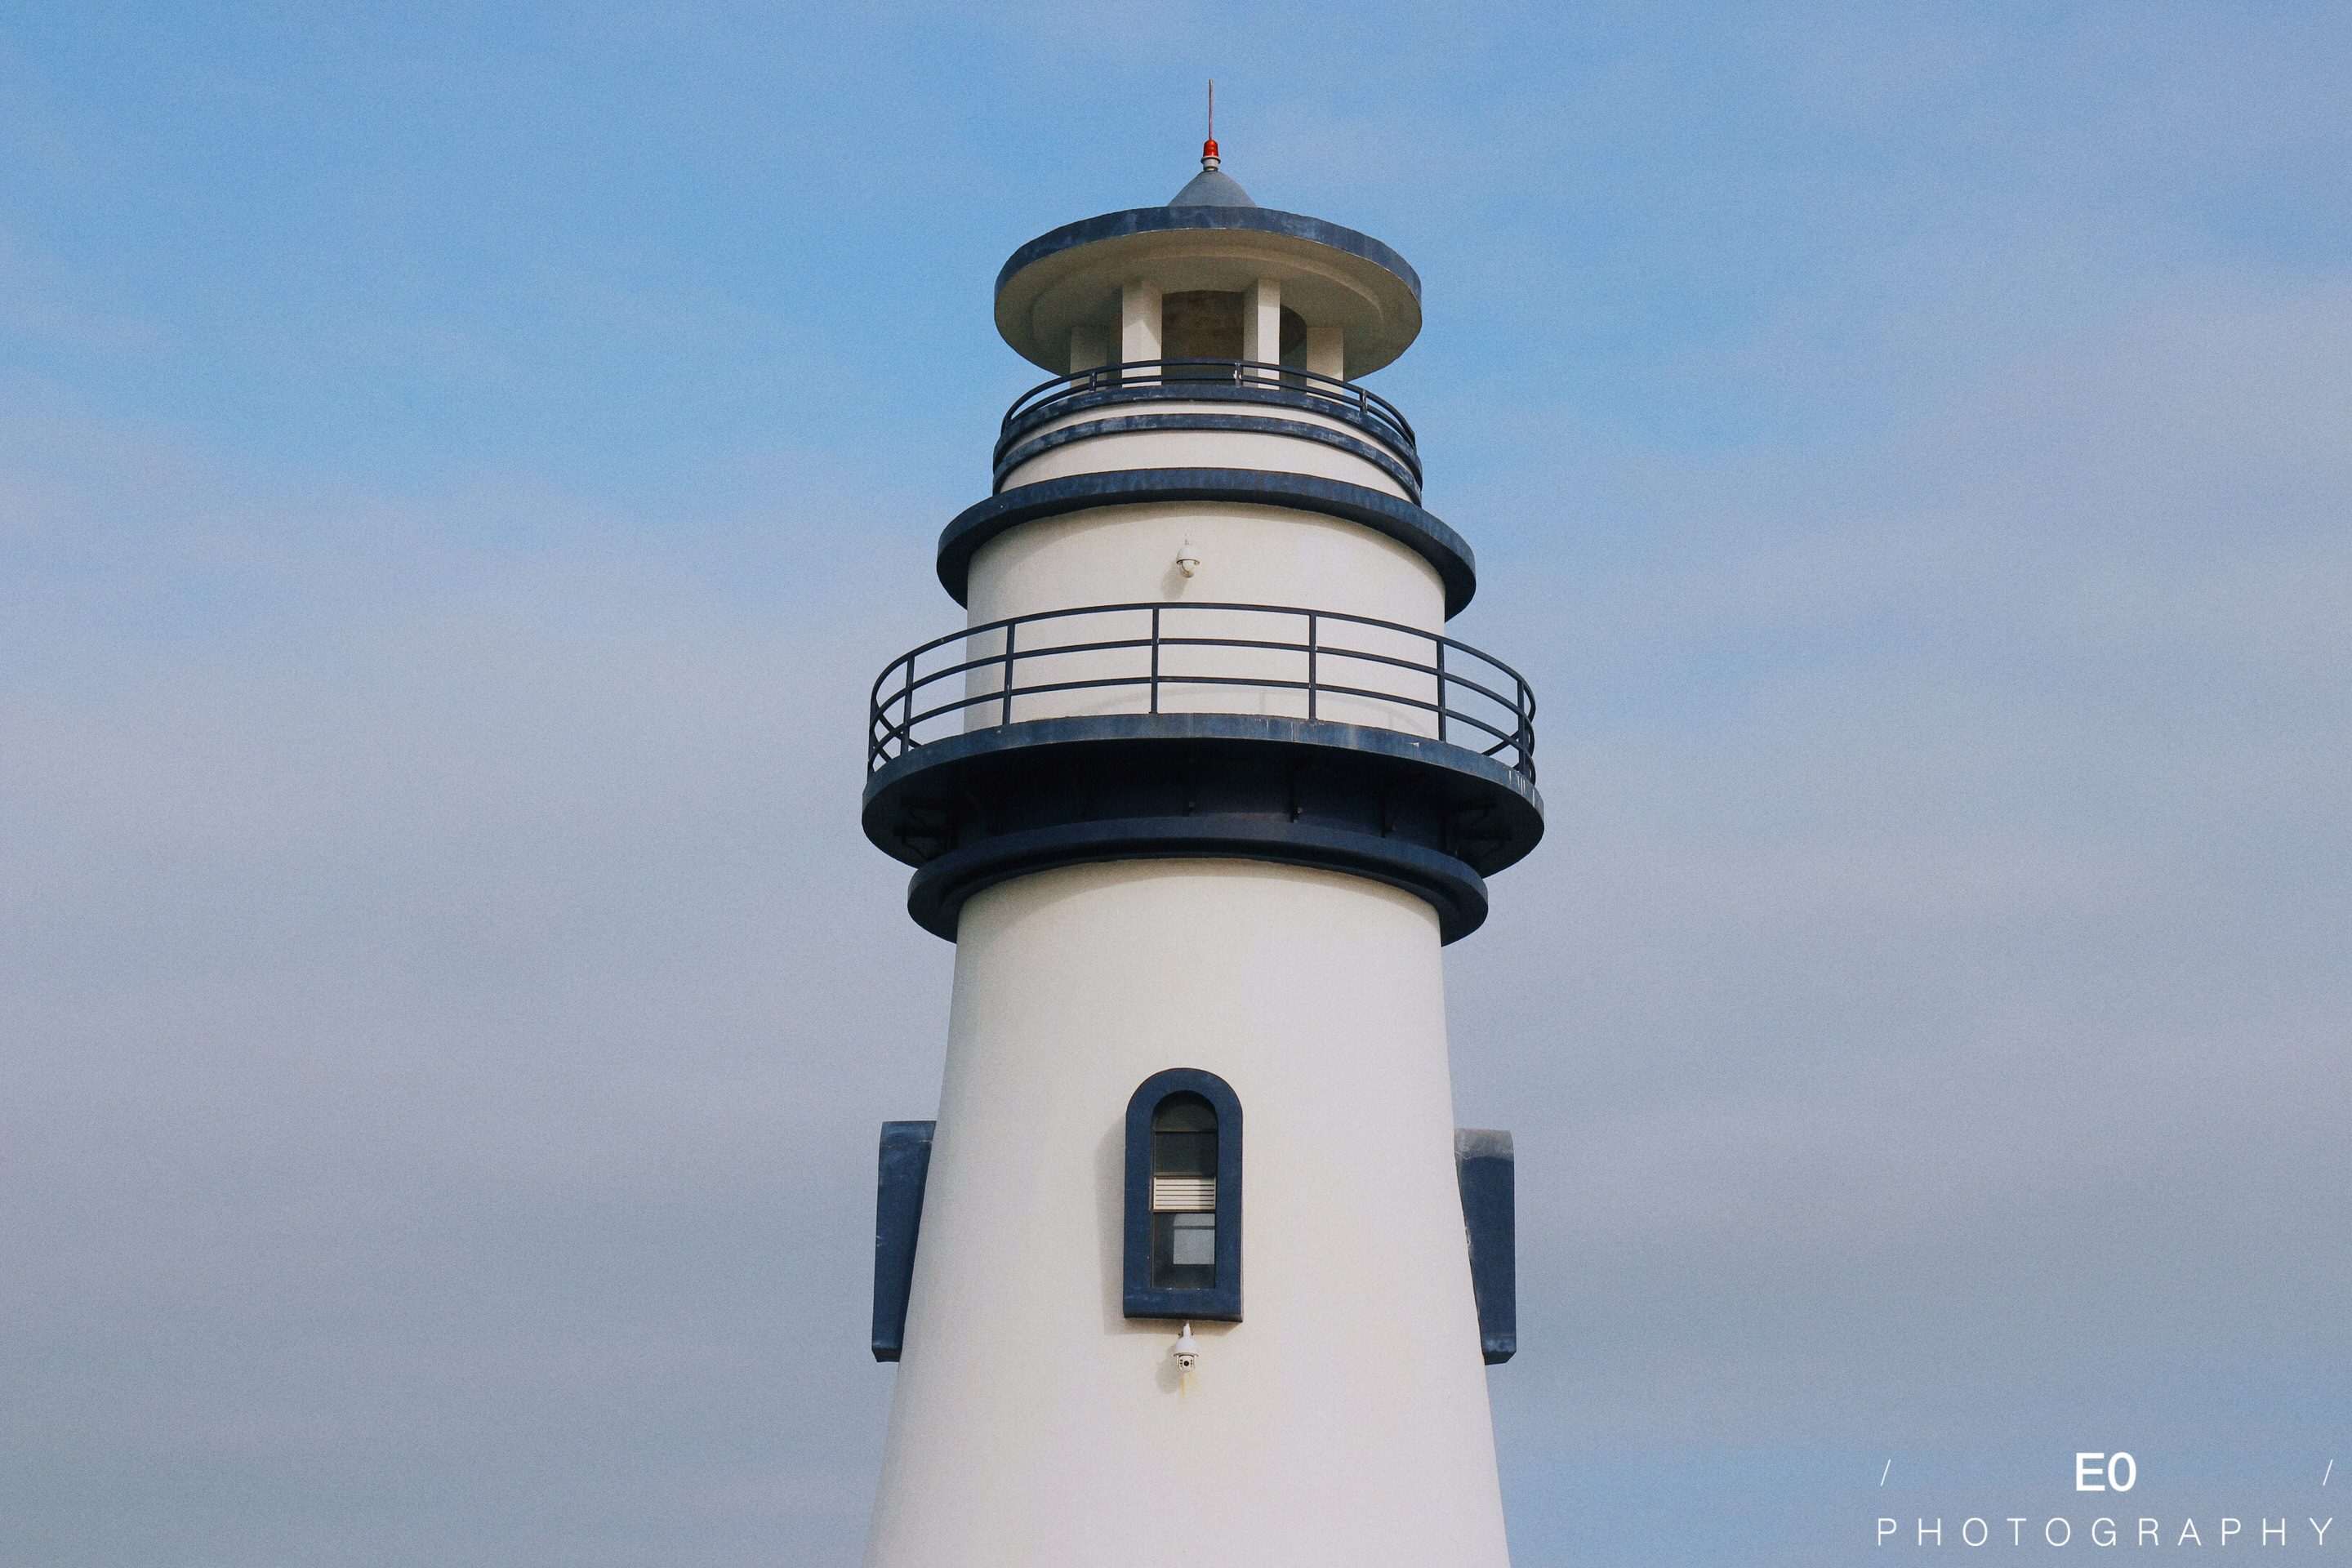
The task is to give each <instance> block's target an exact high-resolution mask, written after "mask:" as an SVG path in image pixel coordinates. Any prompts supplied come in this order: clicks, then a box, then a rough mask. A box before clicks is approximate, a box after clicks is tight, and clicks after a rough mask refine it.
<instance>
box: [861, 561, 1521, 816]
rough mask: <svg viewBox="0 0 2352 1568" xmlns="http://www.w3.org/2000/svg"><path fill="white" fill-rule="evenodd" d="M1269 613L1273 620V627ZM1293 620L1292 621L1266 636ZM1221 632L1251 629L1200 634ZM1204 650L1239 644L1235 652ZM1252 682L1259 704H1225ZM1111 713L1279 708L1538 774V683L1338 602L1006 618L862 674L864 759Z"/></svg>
mask: <svg viewBox="0 0 2352 1568" xmlns="http://www.w3.org/2000/svg"><path fill="white" fill-rule="evenodd" d="M1269 616H1271V617H1278V618H1279V619H1277V620H1276V621H1275V622H1273V623H1272V624H1271V626H1269V624H1268V623H1267V622H1266V621H1265V619H1264V617H1269ZM1085 617H1094V618H1095V619H1096V623H1097V624H1095V625H1093V626H1088V625H1087V622H1086V620H1085V619H1084V618H1085ZM1104 621H1115V622H1116V623H1118V624H1112V625H1108V626H1105V625H1102V624H1100V623H1102V622H1104ZM1286 626H1296V627H1297V633H1298V635H1297V636H1292V637H1276V636H1269V635H1263V634H1265V633H1266V632H1268V631H1269V630H1271V629H1274V628H1275V627H1286ZM1090 631H1091V632H1096V633H1108V634H1110V635H1095V636H1088V635H1087V633H1088V632H1090ZM1219 631H1222V632H1224V633H1228V634H1252V633H1255V634H1260V635H1224V636H1217V635H1210V634H1212V633H1213V632H1219ZM1056 638H1066V639H1067V640H1055V639H1056ZM1212 650H1244V651H1243V656H1242V657H1240V658H1234V656H1233V655H1232V654H1231V653H1230V652H1213V651H1212ZM1417 654H1425V657H1416V655H1417ZM1041 675H1043V676H1045V677H1048V678H1049V679H1036V677H1038V676H1041ZM1024 677H1026V678H1027V679H1024ZM950 681H952V682H955V683H956V684H955V685H954V686H952V687H948V688H944V689H943V688H942V686H941V683H942V682H950ZM1213 692H1221V693H1223V695H1222V696H1213V695H1212V693H1213ZM1076 693H1095V694H1098V695H1097V696H1095V697H1091V698H1084V697H1078V696H1076V695H1073V694H1076ZM1249 693H1255V694H1256V696H1255V699H1254V700H1255V707H1240V706H1234V705H1233V704H1234V702H1236V701H1240V700H1249V699H1247V696H1246V694H1249ZM1089 704H1091V706H1089ZM1203 704H1205V705H1203ZM1110 711H1123V712H1129V713H1245V712H1280V713H1282V714H1284V715H1285V716H1288V717H1293V718H1305V719H1307V720H1310V721H1325V722H1331V723H1347V724H1364V725H1369V726H1370V727H1372V728H1376V729H1385V730H1393V731H1402V732H1405V733H1411V734H1428V735H1430V736H1432V737H1433V738H1434V739H1436V740H1438V741H1441V742H1445V743H1447V744H1449V745H1457V746H1466V747H1468V748H1469V749H1470V750H1473V751H1475V752H1479V753H1480V754H1482V755H1485V756H1488V757H1493V758H1495V759H1496V760H1497V761H1499V762H1501V763H1504V765H1506V766H1507V767H1509V768H1510V769H1512V770H1513V771H1514V772H1516V773H1519V774H1521V775H1522V776H1523V777H1525V778H1526V779H1527V780H1528V782H1529V783H1533V782H1534V780H1535V776H1536V754H1535V743H1536V736H1535V714H1536V698H1535V692H1534V690H1533V689H1530V688H1529V687H1528V683H1527V681H1526V680H1525V679H1522V678H1521V677H1520V675H1519V673H1518V671H1517V670H1515V669H1513V668H1511V667H1510V666H1508V665H1507V664H1505V663H1503V662H1502V661H1501V660H1500V659H1496V658H1491V657H1489V656H1488V655H1486V654H1483V653H1481V652H1479V651H1478V650H1477V649H1476V648H1474V647H1470V646H1469V645H1468V644H1467V643H1462V642H1456V641H1455V640H1454V638H1452V637H1444V636H1441V635H1439V634H1437V633H1434V632H1427V631H1423V630H1422V629H1420V628H1419V627H1417V626H1402V625H1400V624H1398V623H1397V622H1395V621H1382V620H1374V619H1372V618H1371V617H1370V616H1349V615H1342V614H1340V613H1339V612H1338V611H1335V610H1308V609H1300V608H1297V607H1294V606H1291V605H1238V604H1183V603H1173V604H1171V603H1141V604H1132V605H1086V606H1084V607H1082V608H1077V609H1069V610H1047V611H1044V612H1042V613H1039V614H1036V615H1029V616H1011V617H1009V618H1007V619H1005V620H1001V621H990V622H988V623H986V624H985V625H982V626H969V627H967V628H965V629H964V630H962V631H960V632H951V633H950V634H949V635H948V636H946V637H935V638H933V639H932V640H931V641H929V642H927V643H925V644H923V646H922V647H919V648H916V649H914V650H913V651H911V652H908V653H904V654H901V655H899V656H898V658H895V659H893V660H891V661H890V663H889V664H888V666H887V667H886V668H884V669H883V671H882V673H881V675H880V676H878V677H877V678H876V679H875V682H874V689H873V693H872V698H871V706H870V709H869V722H868V729H867V732H866V771H867V772H869V773H870V772H872V771H874V770H875V769H877V768H880V767H881V766H883V764H885V763H889V762H892V761H895V760H896V759H898V758H899V757H902V756H905V755H906V754H907V753H908V752H912V751H915V750H917V749H918V748H919V747H921V746H923V745H924V744H926V743H928V742H933V741H938V740H942V739H944V738H946V737H947V736H948V735H950V734H958V733H962V732H964V731H969V730H974V729H989V728H993V727H994V726H996V725H999V724H1013V723H1017V722H1022V721H1026V720H1032V719H1041V718H1066V717H1072V716H1076V715H1081V714H1086V713H1104V712H1110Z"/></svg>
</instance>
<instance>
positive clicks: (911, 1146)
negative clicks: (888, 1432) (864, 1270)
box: [874, 1121, 939, 1361]
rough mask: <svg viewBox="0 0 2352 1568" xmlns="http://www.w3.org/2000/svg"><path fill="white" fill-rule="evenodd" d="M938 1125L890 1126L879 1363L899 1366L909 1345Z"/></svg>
mask: <svg viewBox="0 0 2352 1568" xmlns="http://www.w3.org/2000/svg"><path fill="white" fill-rule="evenodd" d="M938 1128H939V1123H938V1122H936V1121H885V1122H884V1123H883V1124H882V1154H881V1171H880V1174H879V1176H878V1178H877V1181H876V1183H875V1190H874V1359H875V1360H876V1361H897V1360H898V1352H900V1351H901V1350H903V1349H904V1348H905V1347H906V1343H907V1300H908V1297H909V1296H911V1295H912V1294H913V1293H914V1289H915V1240H916V1237H918V1235H919V1233H920V1232H921V1229H922V1224H923V1188H924V1186H925V1185H926V1184H928V1183H929V1178H930V1173H931V1136H932V1134H933V1133H934V1132H935V1131H938Z"/></svg>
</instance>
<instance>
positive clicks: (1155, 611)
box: [1151, 605, 1160, 713]
mask: <svg viewBox="0 0 2352 1568" xmlns="http://www.w3.org/2000/svg"><path fill="white" fill-rule="evenodd" d="M1151 710H1152V711H1153V712H1154V713H1157V712H1159V711H1160V606H1159V605H1152V606H1151Z"/></svg>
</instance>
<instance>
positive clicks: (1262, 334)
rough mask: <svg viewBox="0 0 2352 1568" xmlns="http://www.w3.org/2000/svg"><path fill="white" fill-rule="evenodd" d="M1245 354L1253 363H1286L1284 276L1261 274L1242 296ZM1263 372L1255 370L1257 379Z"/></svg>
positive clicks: (1243, 351)
mask: <svg viewBox="0 0 2352 1568" xmlns="http://www.w3.org/2000/svg"><path fill="white" fill-rule="evenodd" d="M1242 358H1244V360H1247V361H1249V362H1250V363H1253V364H1279V363H1282V280H1281V279H1276V278H1261V279H1258V280H1257V281H1256V282H1255V283H1253V284H1251V285H1250V286H1249V289H1248V291H1247V292H1246V293H1244V295H1243V296H1242ZM1259 374H1265V373H1263V372H1254V373H1252V374H1251V376H1250V377H1249V379H1251V380H1255V379H1256V377H1257V375H1259Z"/></svg>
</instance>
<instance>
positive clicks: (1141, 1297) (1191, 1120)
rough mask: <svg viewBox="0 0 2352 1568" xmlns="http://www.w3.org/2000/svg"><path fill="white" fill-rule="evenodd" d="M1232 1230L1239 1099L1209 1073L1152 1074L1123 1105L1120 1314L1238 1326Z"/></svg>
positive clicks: (1237, 1188)
mask: <svg viewBox="0 0 2352 1568" xmlns="http://www.w3.org/2000/svg"><path fill="white" fill-rule="evenodd" d="M1241 1224H1242V1107H1241V1101H1240V1100H1237V1099H1235V1098H1234V1091H1233V1089H1232V1088H1231V1087H1230V1086H1229V1085H1227V1084H1226V1082H1225V1080H1224V1079H1221V1078H1219V1077H1217V1075H1216V1074H1214V1073H1207V1072H1202V1071H1199V1070H1198V1069H1196V1068H1170V1069H1169V1070H1168V1071H1166V1072H1161V1073H1154V1074H1153V1075H1152V1076H1151V1077H1150V1078H1148V1079H1145V1080H1144V1081H1143V1086H1142V1087H1141V1088H1139V1089H1137V1090H1136V1091H1135V1095H1134V1098H1132V1099H1131V1100H1129V1101H1128V1104H1127V1258H1126V1279H1125V1291H1124V1294H1125V1297H1126V1310H1127V1315H1128V1316H1129V1317H1130V1318H1198V1319H1201V1320H1202V1321H1232V1322H1238V1321H1240V1319H1241V1315H1242V1235H1241Z"/></svg>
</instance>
